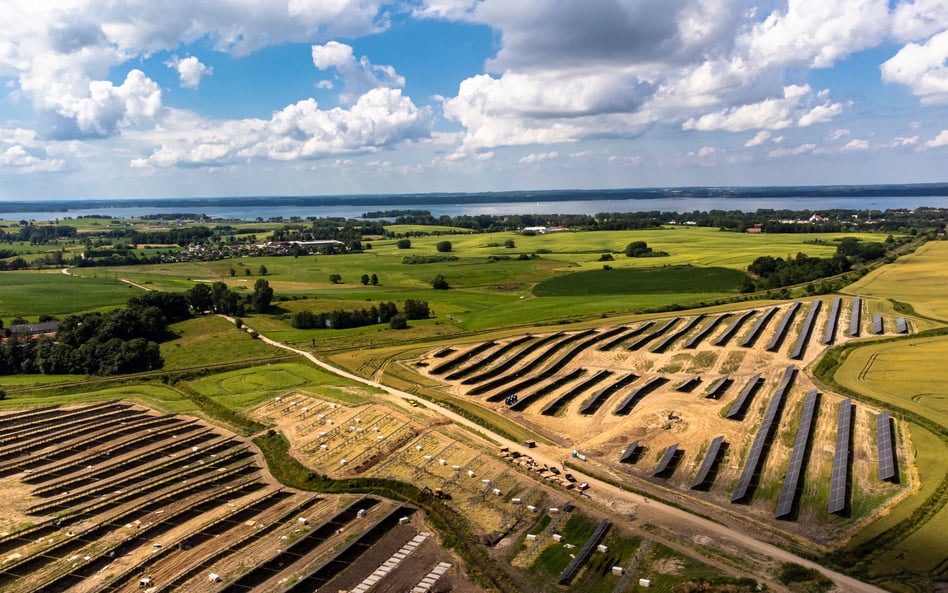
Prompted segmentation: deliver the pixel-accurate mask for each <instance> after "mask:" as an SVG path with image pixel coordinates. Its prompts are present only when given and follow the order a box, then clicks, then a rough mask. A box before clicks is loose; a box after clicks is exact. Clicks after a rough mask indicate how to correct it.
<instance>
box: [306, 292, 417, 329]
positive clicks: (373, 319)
mask: <svg viewBox="0 0 948 593" xmlns="http://www.w3.org/2000/svg"><path fill="white" fill-rule="evenodd" d="M430 315H431V310H430V308H429V306H428V301H422V300H418V299H406V300H405V303H404V305H403V307H402V311H401V312H399V311H398V306H397V305H396V304H395V303H393V302H391V301H386V302H384V303H379V304H378V305H372V306H371V307H368V308H362V309H356V310H348V311H347V310H344V309H337V310H334V311H329V312H328V313H313V312H312V311H297V312H296V313H293V315H292V316H291V317H290V325H292V326H293V327H294V328H296V329H327V328H332V329H349V328H353V327H364V326H367V325H377V324H380V323H388V324H390V325H391V326H392V327H393V328H395V329H401V328H403V327H406V326H407V321H408V320H409V319H427V318H428V317H429V316H430Z"/></svg>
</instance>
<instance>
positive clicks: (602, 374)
mask: <svg viewBox="0 0 948 593" xmlns="http://www.w3.org/2000/svg"><path fill="white" fill-rule="evenodd" d="M610 376H612V371H609V370H606V369H601V370H600V371H599V372H598V373H596V374H595V375H593V376H592V377H590V378H589V379H586V380H585V381H583V383H582V384H581V385H578V386H576V387H574V388H573V389H570V390H569V391H567V392H566V393H564V394H563V395H561V396H560V397H558V398H556V399H554V400H553V401H551V402H549V403H548V404H546V405H545V406H543V409H542V410H540V413H541V414H543V415H544V416H553V415H554V414H556V412H557V411H559V409H560V408H562V407H563V406H565V405H566V404H568V403H569V402H571V401H573V398H575V397H576V396H578V395H580V394H582V393H585V392H587V391H589V390H590V389H592V388H593V387H595V386H596V385H598V384H599V383H601V382H602V381H605V380H606V379H608V378H609V377H610Z"/></svg>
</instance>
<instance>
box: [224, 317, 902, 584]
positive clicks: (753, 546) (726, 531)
mask: <svg viewBox="0 0 948 593" xmlns="http://www.w3.org/2000/svg"><path fill="white" fill-rule="evenodd" d="M228 319H229V320H230V321H231V322H233V321H234V320H233V319H230V318H228ZM244 329H245V330H246V331H253V330H252V329H251V328H249V327H246V326H244ZM258 336H259V339H261V340H263V341H264V342H265V343H267V344H270V345H271V346H275V347H277V348H282V349H284V350H288V351H290V352H295V353H297V354H299V355H300V356H304V357H306V358H307V359H308V360H309V361H310V362H312V363H313V364H315V365H317V366H319V367H320V368H322V369H324V370H326V371H328V372H330V373H333V374H335V375H338V376H341V377H345V378H347V379H349V380H351V381H356V382H358V383H362V384H364V385H368V386H370V387H374V388H376V389H380V390H382V391H384V392H386V393H388V394H389V395H390V396H393V397H394V398H397V399H399V400H406V399H413V398H414V397H415V396H412V395H411V394H409V393H406V392H404V391H401V390H399V389H395V388H393V387H389V386H387V385H383V384H381V383H379V382H378V381H374V380H371V379H366V378H364V377H360V376H358V375H355V374H352V373H350V372H348V371H345V370H342V369H340V368H337V367H335V366H333V365H331V364H329V363H327V362H325V361H322V360H320V359H318V358H316V356H314V355H313V354H311V353H309V352H306V351H304V350H298V349H296V348H293V347H291V346H288V345H286V344H282V343H280V342H276V341H274V340H271V339H269V338H267V337H266V336H264V335H262V334H258ZM403 405H407V404H404V403H403ZM425 406H426V407H428V408H430V409H432V410H434V411H436V412H438V413H439V414H442V415H443V416H445V417H447V418H449V419H450V420H452V421H453V422H455V423H457V424H463V425H465V426H467V427H469V428H471V429H472V430H473V431H474V432H475V433H477V432H482V433H485V432H486V433H489V434H490V437H491V438H492V439H494V440H495V441H497V442H499V443H501V444H503V445H506V446H508V447H512V448H516V449H522V448H523V447H522V445H521V444H520V443H516V442H513V441H510V440H508V439H506V438H504V437H502V436H500V435H497V434H494V433H492V432H490V431H489V430H488V429H487V428H485V427H483V426H481V425H479V424H476V423H474V422H472V421H471V420H468V419H466V418H464V417H463V416H460V415H458V414H456V413H454V412H452V411H451V410H448V409H447V408H444V407H442V406H439V405H438V404H436V403H434V402H431V401H425ZM565 455H566V452H565V451H560V452H555V451H554V450H553V448H549V450H546V448H542V447H541V448H538V449H531V450H530V456H531V457H533V459H534V460H535V461H536V462H538V463H540V464H547V465H550V466H559V465H560V463H561V461H562V459H563V458H564V457H565ZM570 471H571V473H572V474H573V475H574V476H575V477H576V479H577V480H578V481H581V482H587V483H589V485H590V490H589V491H588V495H589V496H590V498H591V499H593V500H596V501H598V502H599V503H601V504H602V505H604V506H606V507H609V506H613V505H614V504H615V503H617V502H619V503H621V504H623V505H637V506H638V508H639V510H640V514H642V515H643V516H647V519H648V521H649V522H650V523H653V524H656V525H663V524H664V525H674V526H675V530H680V529H681V526H683V525H685V526H687V527H688V528H689V531H693V532H695V533H702V534H704V535H705V536H707V537H709V538H711V539H717V540H719V541H726V542H729V543H731V544H734V545H736V546H738V547H741V548H744V549H746V550H748V551H751V552H755V553H757V554H761V555H763V556H766V557H768V558H772V559H773V560H775V561H777V562H793V563H796V564H800V565H802V566H806V567H808V568H813V569H816V570H819V571H820V572H822V573H823V574H825V575H826V576H827V577H828V578H830V579H832V581H833V582H834V583H835V584H836V587H837V590H838V591H840V592H842V593H885V590H884V589H880V588H879V587H876V586H874V585H870V584H868V583H863V582H862V581H859V580H856V579H854V578H852V577H849V576H847V575H844V574H841V573H838V572H835V571H832V570H829V569H827V568H825V567H823V566H820V565H819V564H816V563H815V562H812V561H810V560H806V559H804V558H801V557H799V556H797V555H795V554H793V553H791V552H788V551H786V550H783V549H781V548H778V547H777V546H774V545H771V544H769V543H766V542H763V541H760V540H758V539H755V538H753V537H751V536H750V535H748V534H746V533H741V532H739V531H736V530H734V529H733V528H732V527H730V526H727V525H721V524H719V523H714V522H712V521H709V520H707V519H703V518H701V517H698V516H695V515H692V514H690V513H688V512H687V511H684V510H681V509H678V508H675V507H672V506H669V505H665V504H662V503H661V502H658V501H654V500H650V499H647V498H645V497H643V496H640V495H638V494H634V493H631V492H628V491H626V490H622V489H620V488H617V487H616V486H613V485H611V484H608V483H606V482H603V481H601V480H598V479H596V478H594V477H592V476H587V475H583V474H582V473H581V472H579V471H575V470H574V469H572V468H571V470H570Z"/></svg>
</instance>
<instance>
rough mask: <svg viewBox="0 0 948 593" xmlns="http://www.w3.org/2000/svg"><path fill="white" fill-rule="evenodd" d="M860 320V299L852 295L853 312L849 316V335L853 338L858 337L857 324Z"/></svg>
mask: <svg viewBox="0 0 948 593" xmlns="http://www.w3.org/2000/svg"><path fill="white" fill-rule="evenodd" d="M861 320H862V299H861V298H860V297H853V314H852V317H850V318H849V335H850V336H851V337H853V338H858V337H859V325H860V323H861Z"/></svg>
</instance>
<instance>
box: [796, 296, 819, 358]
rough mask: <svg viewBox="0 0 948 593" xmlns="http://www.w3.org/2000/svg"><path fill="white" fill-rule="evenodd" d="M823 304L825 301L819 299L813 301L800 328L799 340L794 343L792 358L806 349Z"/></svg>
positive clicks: (799, 355) (798, 356)
mask: <svg viewBox="0 0 948 593" xmlns="http://www.w3.org/2000/svg"><path fill="white" fill-rule="evenodd" d="M822 304H823V301H821V300H819V299H817V300H815V301H813V304H812V305H810V311H809V313H807V314H806V319H805V320H804V321H803V328H802V329H801V330H800V335H799V336H797V342H796V344H794V345H793V350H792V351H791V352H790V358H792V359H794V360H796V359H799V358H800V357H801V356H803V351H804V350H805V349H806V343H807V341H808V340H809V339H810V333H811V332H812V331H813V324H814V323H815V322H816V316H817V315H818V314H819V312H820V306H821V305H822Z"/></svg>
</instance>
